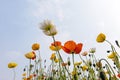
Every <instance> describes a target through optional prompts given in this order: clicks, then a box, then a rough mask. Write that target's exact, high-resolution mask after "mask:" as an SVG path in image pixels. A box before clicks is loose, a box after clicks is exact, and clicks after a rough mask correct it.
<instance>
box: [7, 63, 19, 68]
mask: <svg viewBox="0 0 120 80" xmlns="http://www.w3.org/2000/svg"><path fill="white" fill-rule="evenodd" d="M17 65H18V64H17V63H15V62H10V63H8V68H15V67H16V66H17Z"/></svg>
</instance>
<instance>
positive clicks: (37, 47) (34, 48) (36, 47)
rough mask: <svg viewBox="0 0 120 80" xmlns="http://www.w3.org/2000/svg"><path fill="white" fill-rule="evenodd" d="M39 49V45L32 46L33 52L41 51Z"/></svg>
mask: <svg viewBox="0 0 120 80" xmlns="http://www.w3.org/2000/svg"><path fill="white" fill-rule="evenodd" d="M39 48H40V45H39V44H38V43H34V44H33V45H32V50H39Z"/></svg>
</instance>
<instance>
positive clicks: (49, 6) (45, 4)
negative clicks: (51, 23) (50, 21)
mask: <svg viewBox="0 0 120 80" xmlns="http://www.w3.org/2000/svg"><path fill="white" fill-rule="evenodd" d="M28 2H29V3H30V4H31V6H32V10H31V11H30V12H31V13H32V15H33V16H35V17H38V18H39V17H40V18H41V17H48V18H49V17H50V16H51V17H57V18H58V19H59V20H60V21H62V20H63V19H64V12H63V9H62V6H63V5H64V4H65V1H61V0H52V1H49V0H44V1H43V0H28Z"/></svg>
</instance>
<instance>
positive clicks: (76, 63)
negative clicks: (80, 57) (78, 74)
mask: <svg viewBox="0 0 120 80" xmlns="http://www.w3.org/2000/svg"><path fill="white" fill-rule="evenodd" d="M81 64H82V61H80V62H75V63H74V65H75V66H79V65H81Z"/></svg>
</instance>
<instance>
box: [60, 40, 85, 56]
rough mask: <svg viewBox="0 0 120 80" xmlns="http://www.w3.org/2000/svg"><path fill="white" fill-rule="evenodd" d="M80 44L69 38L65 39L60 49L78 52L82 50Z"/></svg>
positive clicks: (67, 51)
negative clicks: (68, 39)
mask: <svg viewBox="0 0 120 80" xmlns="http://www.w3.org/2000/svg"><path fill="white" fill-rule="evenodd" d="M82 46H83V44H82V43H78V44H76V43H75V42H74V41H72V40H70V41H67V42H66V43H65V44H64V46H62V49H63V50H64V51H65V52H66V53H68V54H71V53H75V54H79V53H80V52H81V50H82Z"/></svg>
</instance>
